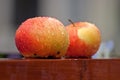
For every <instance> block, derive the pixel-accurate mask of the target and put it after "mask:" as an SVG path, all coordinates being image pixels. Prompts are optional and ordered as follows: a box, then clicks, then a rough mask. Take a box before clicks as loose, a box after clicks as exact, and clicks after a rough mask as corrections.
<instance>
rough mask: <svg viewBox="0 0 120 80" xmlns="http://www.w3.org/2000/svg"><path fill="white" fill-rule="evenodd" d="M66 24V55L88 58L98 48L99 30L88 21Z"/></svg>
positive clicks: (99, 41) (99, 40)
mask: <svg viewBox="0 0 120 80" xmlns="http://www.w3.org/2000/svg"><path fill="white" fill-rule="evenodd" d="M71 23H72V24H70V25H68V26H66V30H67V32H68V34H69V40H70V44H69V47H68V50H67V53H66V56H67V57H71V58H75V57H81V58H90V57H91V56H92V55H94V54H95V53H96V52H97V50H98V49H99V46H100V43H101V33H100V30H99V29H98V28H97V26H95V25H94V24H92V23H90V22H74V23H73V22H71Z"/></svg>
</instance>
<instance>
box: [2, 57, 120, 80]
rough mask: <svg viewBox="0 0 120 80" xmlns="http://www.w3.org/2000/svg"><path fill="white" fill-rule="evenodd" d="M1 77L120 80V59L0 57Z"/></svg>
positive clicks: (55, 79)
mask: <svg viewBox="0 0 120 80" xmlns="http://www.w3.org/2000/svg"><path fill="white" fill-rule="evenodd" d="M0 80H120V59H0Z"/></svg>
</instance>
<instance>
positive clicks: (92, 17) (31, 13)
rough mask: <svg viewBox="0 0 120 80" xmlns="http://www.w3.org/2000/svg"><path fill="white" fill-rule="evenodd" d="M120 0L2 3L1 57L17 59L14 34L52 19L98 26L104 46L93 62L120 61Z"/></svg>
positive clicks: (19, 0) (11, 0)
mask: <svg viewBox="0 0 120 80" xmlns="http://www.w3.org/2000/svg"><path fill="white" fill-rule="evenodd" d="M119 8H120V0H0V55H1V56H4V57H6V56H7V57H8V56H11V55H15V56H13V57H18V55H20V54H19V52H18V50H17V48H16V46H15V43H14V35H15V31H16V29H17V28H18V26H19V25H20V24H21V22H23V21H25V20H26V19H27V18H30V17H35V16H51V17H55V18H57V19H59V20H60V21H61V22H63V23H64V25H68V24H70V23H69V21H68V19H71V20H72V21H73V22H76V21H89V22H92V23H94V24H96V25H97V26H98V28H99V29H100V30H101V34H102V44H101V46H100V49H99V51H98V52H97V54H96V55H94V56H93V58H119V57H120V53H119V52H120V43H119V41H120V36H119V34H120V9H119Z"/></svg>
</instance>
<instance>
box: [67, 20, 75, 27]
mask: <svg viewBox="0 0 120 80" xmlns="http://www.w3.org/2000/svg"><path fill="white" fill-rule="evenodd" d="M68 21H69V22H70V23H71V24H72V25H73V26H74V27H75V24H74V23H73V21H72V20H71V19H68Z"/></svg>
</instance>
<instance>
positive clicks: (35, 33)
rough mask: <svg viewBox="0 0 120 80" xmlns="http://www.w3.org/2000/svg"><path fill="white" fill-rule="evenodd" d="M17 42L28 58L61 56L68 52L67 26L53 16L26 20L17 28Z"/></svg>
mask: <svg viewBox="0 0 120 80" xmlns="http://www.w3.org/2000/svg"><path fill="white" fill-rule="evenodd" d="M15 44H16V47H17V49H18V50H19V52H20V53H21V54H22V55H23V56H24V57H26V58H29V57H31V58H36V57H41V58H48V57H53V58H61V57H63V56H64V55H65V54H66V51H67V48H68V45H69V37H68V33H67V31H66V29H65V26H64V25H63V24H62V23H61V22H60V21H59V20H57V19H55V18H52V17H34V18H29V19H27V20H25V21H24V22H23V23H22V24H21V25H20V26H19V27H18V29H17V30H16V33H15Z"/></svg>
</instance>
